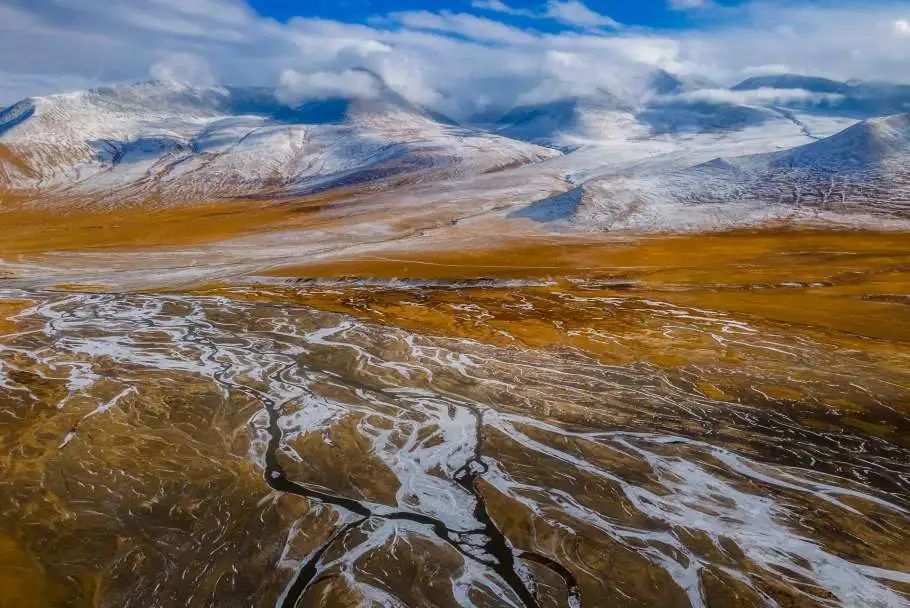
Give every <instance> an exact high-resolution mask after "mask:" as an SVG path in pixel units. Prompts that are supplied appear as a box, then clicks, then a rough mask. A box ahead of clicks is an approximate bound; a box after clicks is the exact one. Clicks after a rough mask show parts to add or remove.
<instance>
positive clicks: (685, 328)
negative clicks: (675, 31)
mask: <svg viewBox="0 0 910 608" xmlns="http://www.w3.org/2000/svg"><path fill="white" fill-rule="evenodd" d="M314 289H315V288H314ZM319 289H323V290H336V291H337V289H338V287H337V286H334V287H323V288H319ZM496 289H497V288H496V286H495V285H491V286H486V287H485V289H478V290H477V292H476V293H468V294H464V293H462V294H460V295H459V296H458V297H457V298H452V297H451V295H450V294H449V295H447V294H448V292H445V291H444V290H441V291H437V290H434V289H429V288H427V287H421V288H419V289H417V288H415V289H414V290H412V291H409V290H397V291H395V294H394V297H393V296H392V295H389V294H386V295H383V294H382V290H376V289H371V290H370V293H371V294H373V295H372V296H370V297H371V298H373V299H372V300H369V301H360V302H359V304H358V302H357V301H351V300H350V298H354V300H356V297H357V292H355V291H350V292H345V293H344V294H343V295H344V296H345V298H348V299H347V300H345V301H346V302H348V304H349V305H351V306H353V305H355V304H356V305H357V306H353V307H354V308H357V307H359V309H361V310H362V311H366V312H364V314H362V315H361V317H364V318H366V319H372V321H371V320H357V319H355V318H354V317H351V316H347V315H343V314H338V313H333V312H321V311H318V310H316V309H313V308H308V307H304V306H290V305H287V304H281V305H279V304H276V303H270V302H267V301H249V300H250V299H251V298H250V294H249V293H248V294H246V296H247V298H246V301H245V300H244V299H242V298H240V296H242V295H243V294H241V293H239V292H238V293H235V294H233V295H234V296H235V297H232V298H227V297H204V296H192V297H190V296H152V295H133V296H119V295H97V294H95V295H92V294H60V293H48V292H21V291H7V292H3V293H2V298H3V300H2V301H3V302H4V305H5V307H6V308H5V309H4V313H5V314H4V316H7V317H11V320H10V321H8V325H7V326H4V327H3V328H2V333H3V335H2V337H0V442H2V449H0V605H2V606H6V605H10V606H13V605H16V606H20V605H22V606H27V605H34V606H47V605H59V606H79V605H85V606H89V605H95V606H176V605H180V606H184V605H186V606H241V605H242V606H246V605H255V606H273V605H280V606H301V607H303V606H355V605H366V606H370V605H380V606H519V607H526V606H541V607H551V606H552V607H558V606H562V607H565V606H614V605H615V606H764V605H778V606H818V605H821V606H889V607H890V606H905V605H908V603H910V554H908V552H907V551H906V545H907V542H908V541H910V499H908V496H910V446H908V445H907V437H908V435H910V419H908V416H907V409H908V402H910V389H908V388H907V387H908V382H910V373H908V372H907V371H906V369H907V368H906V367H904V366H902V365H901V363H900V362H901V361H905V358H906V352H904V351H901V350H900V349H896V348H895V347H894V346H893V345H882V344H881V343H878V342H875V341H872V340H860V339H858V338H857V339H853V338H850V339H848V338H844V339H843V340H842V341H837V340H828V341H824V340H821V339H820V337H819V336H818V335H816V334H813V333H812V332H808V331H807V332H795V331H794V332H791V333H787V332H786V331H784V330H783V329H781V328H780V327H772V326H770V325H769V326H767V327H765V326H761V327H759V326H757V325H755V324H752V323H750V321H748V320H744V319H742V318H737V317H734V316H731V315H728V314H721V313H712V312H710V311H705V310H698V309H693V308H685V307H682V306H678V305H671V304H667V303H665V302H661V301H656V300H649V299H636V298H622V299H611V298H605V297H601V296H598V295H595V294H587V295H586V294H585V293H581V292H573V293H568V292H565V291H560V290H558V289H550V290H547V291H545V292H541V291H535V288H534V287H527V288H515V286H512V289H510V290H507V293H506V292H504V293H497V291H496ZM264 291H265V289H264V288H263V290H260V291H258V292H257V294H256V297H258V298H260V299H262V297H263V292H264ZM315 291H318V290H315ZM315 291H314V293H313V294H311V295H310V296H309V297H311V298H318V297H320V295H319V293H315ZM320 293H323V294H324V293H325V292H324V291H323V292H320ZM504 294H505V295H504ZM336 295H338V294H337V293H336ZM382 298H387V299H386V300H383V299H382ZM388 298H391V299H388ZM450 298H451V300H450ZM445 307H448V308H445ZM403 310H409V311H411V312H409V313H403V312H401V311H403ZM443 310H444V311H445V312H444V318H445V319H448V321H446V323H450V325H448V326H445V327H444V326H443V325H440V323H439V322H437V321H439V319H440V316H439V315H440V314H443V313H442V312H441V311H443ZM535 311H537V314H540V315H542V316H543V317H546V318H548V319H550V320H551V321H554V320H555V321H558V324H557V325H556V326H553V325H552V324H551V325H550V326H549V327H544V326H543V324H541V323H538V322H537V321H536V320H535V319H536V317H535ZM392 313H395V314H392ZM382 315H386V316H387V317H388V318H387V319H386V321H387V322H388V324H386V325H382V324H379V323H377V322H376V321H379V322H382V321H383V319H382V318H381V317H382ZM405 317H408V318H409V319H408V322H404V318H405ZM516 319H518V320H521V322H520V323H518V322H516ZM452 324H453V325H452ZM421 326H422V327H425V328H429V329H432V331H429V330H428V331H425V332H421V331H419V330H418V328H419V327H421ZM554 327H555V329H554ZM552 332H555V333H556V334H559V335H560V336H562V337H563V339H560V340H555V339H552V335H551V334H552ZM34 588H40V589H41V594H42V595H40V597H39V595H38V594H35V593H32V592H30V589H34Z"/></svg>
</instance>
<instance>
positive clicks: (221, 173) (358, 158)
mask: <svg viewBox="0 0 910 608" xmlns="http://www.w3.org/2000/svg"><path fill="white" fill-rule="evenodd" d="M379 91H380V94H379V95H378V96H376V97H371V98H369V99H326V100H320V101H313V102H309V103H305V104H303V105H300V106H298V107H294V108H291V107H288V106H285V105H282V104H280V103H279V102H278V101H277V100H276V98H275V96H274V94H273V93H272V91H271V90H267V89H249V88H234V87H209V88H192V87H188V86H184V85H179V84H173V83H166V82H148V83H141V84H137V85H130V86H118V87H110V88H102V89H96V90H91V91H83V92H77V93H68V94H63V95H52V96H49V97H44V98H36V99H27V100H25V101H22V102H20V103H18V104H16V105H14V106H12V107H11V108H8V109H7V110H5V111H3V112H2V113H0V187H3V188H5V189H7V190H15V191H18V192H24V193H26V194H30V195H32V196H36V197H37V196H42V195H51V194H52V195H55V196H71V197H75V198H80V199H91V200H94V201H98V200H102V201H115V202H116V201H124V200H127V201H134V200H150V201H159V200H161V201H166V202H167V201H198V200H204V199H207V198H212V197H238V196H239V197H242V196H260V195H266V194H270V193H288V192H306V191H312V190H317V189H326V188H331V187H338V186H342V185H348V184H364V183H369V182H377V181H384V182H388V181H390V180H391V181H394V180H396V179H401V180H407V179H409V178H413V179H443V178H445V177H451V176H453V175H462V174H471V173H483V172H488V171H495V170H497V169H501V168H503V167H512V166H515V165H520V164H525V163H531V162H538V161H541V160H543V159H546V158H549V157H552V156H554V155H556V154H557V153H556V152H554V151H552V150H549V149H547V148H542V147H539V146H535V145H532V144H527V143H524V142H520V141H516V140H512V139H507V138H504V137H500V136H497V135H494V134H490V133H486V132H483V131H478V130H474V129H467V128H463V127H459V126H457V125H455V124H454V123H451V122H449V121H445V120H444V119H441V118H440V117H439V116H437V115H434V114H433V113H431V112H428V111H426V110H424V109H422V108H420V107H418V106H416V105H414V104H411V103H409V102H407V101H405V100H404V99H402V98H401V97H400V96H399V95H397V94H395V93H393V92H392V91H390V90H389V89H388V88H387V87H384V86H382V87H380V88H379Z"/></svg>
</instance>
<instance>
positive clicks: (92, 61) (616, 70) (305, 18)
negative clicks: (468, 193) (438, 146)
mask: <svg viewBox="0 0 910 608" xmlns="http://www.w3.org/2000/svg"><path fill="white" fill-rule="evenodd" d="M908 58H910V0H866V1H864V2H861V1H859V0H538V1H534V2H528V1H521V0H394V1H393V0H380V1H368V0H142V1H136V2H112V1H111V0H0V105H5V104H7V103H12V102H15V101H17V100H18V99H21V98H23V97H26V96H32V95H45V94H50V93H55V92H61V91H68V90H76V89H82V88H88V87H93V86H99V85H105V84H116V83H126V82H135V81H141V80H147V79H150V78H154V79H165V80H175V81H179V82H183V83H187V84H191V85H197V86H211V85H215V84H233V85H244V86H245V85H257V86H268V87H274V88H276V90H278V91H279V92H280V94H281V95H282V98H285V99H287V100H288V103H295V102H298V101H302V100H305V99H308V98H314V97H318V96H325V95H330V94H331V95H346V94H361V93H363V92H364V90H365V89H368V88H369V87H368V86H367V84H366V83H364V82H363V80H362V73H360V75H358V68H366V69H369V70H371V71H373V72H374V73H376V74H378V75H379V76H380V77H381V78H382V79H383V80H384V81H385V82H386V84H387V85H388V86H389V87H391V88H392V89H394V90H395V91H396V92H398V93H399V94H401V95H402V96H404V97H406V98H407V99H409V100H410V101H412V102H414V103H419V104H422V105H425V106H427V107H429V108H432V109H434V110H437V111H440V112H443V113H446V114H449V115H451V116H453V117H456V118H458V117H461V116H465V115H471V114H473V113H477V112H484V111H488V110H489V111H492V110H494V109H502V108H510V107H514V106H516V105H521V104H527V103H544V102H547V101H552V100H555V99H559V98H564V97H568V96H577V95H584V94H587V93H590V92H592V91H596V90H603V89H606V90H610V91H613V92H614V93H615V94H617V95H620V96H621V97H623V98H636V97H642V96H646V95H648V94H649V91H648V89H647V86H648V85H647V83H648V82H649V81H650V79H651V77H653V75H654V74H655V73H656V72H657V71H659V70H662V71H664V72H669V73H671V74H674V75H676V76H678V77H679V78H681V79H684V80H689V81H692V82H695V81H697V82H700V83H702V86H712V87H716V88H718V90H722V89H724V88H725V87H728V86H729V85H731V84H734V83H736V82H738V81H740V80H743V79H744V78H748V77H749V76H753V75H756V74H769V73H781V72H791V73H793V72H795V73H802V74H812V75H820V76H826V77H829V78H836V79H842V80H843V79H852V78H863V79H879V80H890V81H901V82H906V81H907V80H908V79H910V60H908ZM705 83H709V85H706V84H705Z"/></svg>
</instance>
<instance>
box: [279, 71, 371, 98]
mask: <svg viewBox="0 0 910 608" xmlns="http://www.w3.org/2000/svg"><path fill="white" fill-rule="evenodd" d="M379 94H380V85H379V82H378V81H377V79H376V77H375V76H373V75H372V74H369V73H367V72H364V71H361V70H344V71H342V72H311V73H309V74H301V73H300V72H296V71H294V70H284V71H283V72H282V73H281V76H280V77H279V78H278V88H277V90H276V91H275V96H276V97H277V98H278V101H280V102H281V103H284V104H287V105H290V106H296V105H300V104H301V103H303V102H305V101H311V100H322V99H336V98H356V99H372V98H375V97H377V96H379Z"/></svg>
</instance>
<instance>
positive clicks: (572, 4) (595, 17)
mask: <svg viewBox="0 0 910 608" xmlns="http://www.w3.org/2000/svg"><path fill="white" fill-rule="evenodd" d="M545 15H546V16H547V17H550V18H551V19H555V20H556V21H559V22H560V23H566V24H569V25H576V26H580V27H602V26H605V27H614V28H617V27H619V26H620V24H619V22H618V21H616V20H615V19H612V18H610V17H607V16H606V15H601V14H600V13H598V12H596V11H592V10H591V9H590V8H588V7H587V6H586V5H585V4H584V3H582V2H580V1H579V0H549V2H547V10H546V13H545Z"/></svg>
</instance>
